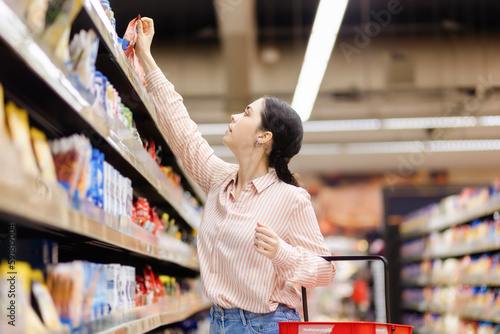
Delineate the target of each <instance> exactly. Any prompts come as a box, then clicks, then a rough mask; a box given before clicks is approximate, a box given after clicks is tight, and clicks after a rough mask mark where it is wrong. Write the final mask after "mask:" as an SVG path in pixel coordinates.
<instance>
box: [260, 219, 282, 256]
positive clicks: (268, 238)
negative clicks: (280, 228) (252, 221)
mask: <svg viewBox="0 0 500 334" xmlns="http://www.w3.org/2000/svg"><path fill="white" fill-rule="evenodd" d="M279 241H280V240H279V237H278V235H277V234H276V233H274V231H273V230H271V229H270V228H269V227H267V226H266V225H264V224H261V223H257V227H256V228H255V240H254V248H255V251H257V253H259V254H262V255H264V256H266V257H267V258H269V259H272V258H274V255H275V254H276V252H277V251H278V246H279Z"/></svg>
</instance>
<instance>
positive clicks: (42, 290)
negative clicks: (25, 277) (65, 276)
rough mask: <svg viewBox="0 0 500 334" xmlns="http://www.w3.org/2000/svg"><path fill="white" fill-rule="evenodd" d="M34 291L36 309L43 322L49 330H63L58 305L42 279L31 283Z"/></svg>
mask: <svg viewBox="0 0 500 334" xmlns="http://www.w3.org/2000/svg"><path fill="white" fill-rule="evenodd" d="M31 289H32V291H33V297H34V298H33V300H34V301H35V303H36V305H34V307H36V309H38V312H39V313H40V316H41V319H42V322H43V323H44V325H45V327H46V328H47V329H48V330H49V331H54V332H57V331H62V329H63V326H62V323H61V321H60V320H59V315H58V314H57V309H56V306H55V305H54V301H53V300H52V296H51V295H50V292H49V289H48V288H47V286H46V285H45V284H43V283H42V282H40V281H35V280H34V281H33V282H32V285H31Z"/></svg>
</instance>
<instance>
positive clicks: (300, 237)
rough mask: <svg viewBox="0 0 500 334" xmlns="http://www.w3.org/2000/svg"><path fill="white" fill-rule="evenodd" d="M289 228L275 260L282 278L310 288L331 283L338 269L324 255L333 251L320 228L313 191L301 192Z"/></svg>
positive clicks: (275, 266)
mask: <svg viewBox="0 0 500 334" xmlns="http://www.w3.org/2000/svg"><path fill="white" fill-rule="evenodd" d="M304 192H305V190H304ZM288 231H289V232H288V235H287V236H286V237H285V239H280V243H279V246H278V250H277V251H276V254H275V256H274V258H273V259H272V260H271V261H272V263H273V266H274V268H275V271H276V272H277V274H278V277H279V280H280V281H290V282H293V283H298V284H300V285H301V286H303V287H305V288H308V289H312V288H314V287H316V286H326V285H328V284H330V283H331V282H332V281H333V278H334V277H335V272H336V269H335V266H334V264H333V263H332V262H330V261H326V260H324V259H323V258H321V257H320V256H331V255H332V254H331V252H330V251H329V250H328V248H327V247H326V244H325V239H324V238H323V235H322V234H321V232H320V230H319V226H318V221H317V219H316V215H315V214H314V209H313V207H312V204H311V201H310V196H309V194H303V195H302V196H300V198H299V200H298V204H297V206H296V208H295V210H294V212H293V214H292V219H291V221H290V225H289V230H288Z"/></svg>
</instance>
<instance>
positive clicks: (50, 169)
mask: <svg viewBox="0 0 500 334" xmlns="http://www.w3.org/2000/svg"><path fill="white" fill-rule="evenodd" d="M30 133H31V141H32V144H33V149H34V151H35V156H36V160H37V162H38V167H39V168H40V172H41V174H42V177H43V178H44V180H45V181H47V182H49V183H53V184H55V183H57V176H56V168H55V166H54V160H53V159H52V153H51V152H50V146H49V143H48V142H47V137H46V136H45V133H43V132H42V131H40V130H38V129H37V128H33V127H32V128H31V131H30Z"/></svg>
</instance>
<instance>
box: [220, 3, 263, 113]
mask: <svg viewBox="0 0 500 334" xmlns="http://www.w3.org/2000/svg"><path fill="white" fill-rule="evenodd" d="M214 6H215V10H216V13H217V23H218V28H219V38H220V41H221V45H222V57H223V61H224V67H225V69H224V70H225V78H226V89H225V97H224V100H225V111H226V112H227V113H228V114H233V113H236V112H241V111H242V110H243V109H244V108H245V107H246V106H247V105H248V104H249V103H250V102H252V101H251V98H252V94H251V79H252V78H251V74H252V68H253V65H254V61H255V59H256V54H257V37H256V36H257V32H256V31H257V27H256V13H255V11H256V8H255V6H256V5H255V0H215V1H214Z"/></svg>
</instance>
